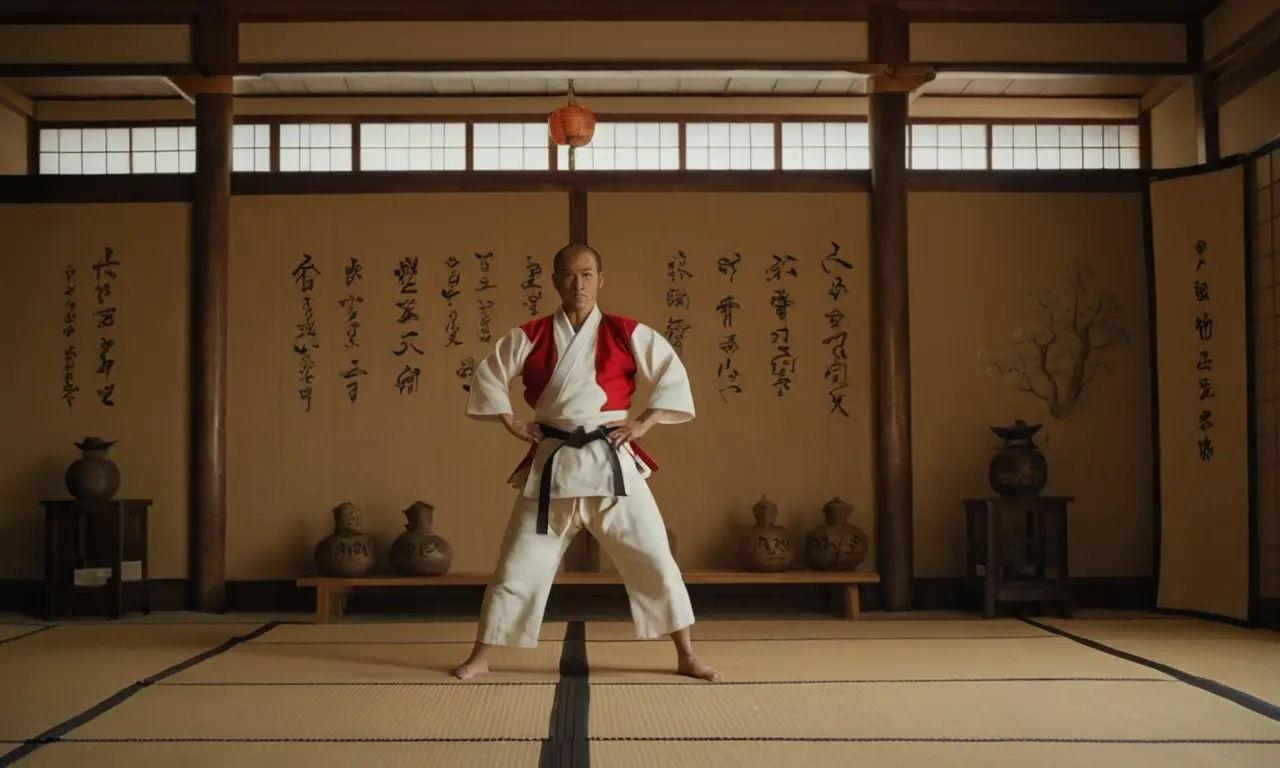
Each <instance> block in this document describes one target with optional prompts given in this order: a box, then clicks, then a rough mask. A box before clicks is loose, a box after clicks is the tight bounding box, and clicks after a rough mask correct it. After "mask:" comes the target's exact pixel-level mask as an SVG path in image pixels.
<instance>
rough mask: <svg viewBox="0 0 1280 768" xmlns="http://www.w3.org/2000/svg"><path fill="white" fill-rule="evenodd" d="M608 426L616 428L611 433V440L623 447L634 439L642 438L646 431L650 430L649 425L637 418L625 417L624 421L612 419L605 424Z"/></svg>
mask: <svg viewBox="0 0 1280 768" xmlns="http://www.w3.org/2000/svg"><path fill="white" fill-rule="evenodd" d="M605 426H606V427H613V428H614V430H613V431H612V432H610V433H609V442H611V443H613V444H614V445H615V446H617V447H619V448H621V447H622V446H624V445H626V444H627V443H629V442H631V441H632V440H638V439H640V438H641V437H642V436H643V435H644V433H645V432H648V431H649V425H648V424H645V423H644V422H642V421H636V420H635V419H623V420H622V421H611V422H609V423H608V424H605Z"/></svg>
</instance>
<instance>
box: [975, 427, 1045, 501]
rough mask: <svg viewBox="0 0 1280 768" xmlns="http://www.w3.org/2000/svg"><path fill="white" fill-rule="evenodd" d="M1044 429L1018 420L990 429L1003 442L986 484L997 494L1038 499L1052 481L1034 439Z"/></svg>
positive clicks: (988, 468) (988, 470)
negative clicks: (989, 484) (1008, 424)
mask: <svg viewBox="0 0 1280 768" xmlns="http://www.w3.org/2000/svg"><path fill="white" fill-rule="evenodd" d="M1041 426H1042V425H1040V424H1028V423H1027V422H1025V421H1023V420H1022V419H1018V420H1016V421H1014V422H1013V424H1012V425H1010V426H1007V427H991V431H992V432H994V433H995V434H996V436H997V437H999V438H1000V439H1001V440H1003V441H1004V445H1002V446H1000V450H999V451H998V452H997V453H996V455H995V456H993V457H991V464H990V465H989V466H988V467H987V481H988V482H990V483H991V489H992V490H994V491H995V492H996V493H998V494H1000V495H1001V496H1008V497H1026V496H1039V495H1040V491H1042V490H1044V486H1045V484H1046V483H1048V482H1049V463H1048V462H1047V461H1046V460H1045V458H1044V454H1042V453H1040V449H1039V448H1038V447H1037V446H1036V444H1035V441H1034V440H1033V439H1032V437H1033V436H1034V435H1035V434H1036V433H1037V432H1039V431H1040V427H1041Z"/></svg>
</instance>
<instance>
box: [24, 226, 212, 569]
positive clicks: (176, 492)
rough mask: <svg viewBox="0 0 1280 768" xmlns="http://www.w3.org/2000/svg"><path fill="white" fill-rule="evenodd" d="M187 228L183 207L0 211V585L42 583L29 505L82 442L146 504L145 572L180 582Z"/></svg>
mask: <svg viewBox="0 0 1280 768" xmlns="http://www.w3.org/2000/svg"><path fill="white" fill-rule="evenodd" d="M190 231H191V230H190V206H188V205H185V204H75V205H3V206H0V232H4V235H5V242H4V265H5V270H6V280H7V283H8V285H9V290H8V293H7V296H6V301H4V302H0V327H3V328H4V331H3V332H0V358H2V359H4V360H5V362H6V363H7V365H8V366H9V375H8V376H6V377H5V378H4V380H3V382H2V383H0V402H3V403H4V406H5V407H4V415H3V416H2V417H0V420H2V421H3V424H4V439H3V440H0V578H22V579H34V578H40V577H41V576H42V575H43V573H44V570H43V569H44V524H43V515H44V511H43V508H42V507H41V505H40V502H41V501H42V500H45V499H64V498H70V496H69V493H68V491H67V489H66V486H65V484H64V480H63V477H64V473H65V471H66V469H67V467H68V465H70V464H71V463H72V462H73V461H75V460H76V459H77V458H79V456H80V451H79V450H78V449H77V448H76V447H75V445H74V443H76V442H78V441H80V440H82V439H83V438H85V437H87V436H90V435H94V436H98V437H102V438H105V439H107V440H116V441H118V443H117V444H116V445H115V446H114V447H112V448H111V450H110V454H109V455H110V457H111V458H113V459H114V460H115V462H116V464H117V465H118V466H119V469H120V477H121V481H120V488H119V491H118V493H117V494H116V496H117V498H147V499H152V500H153V502H154V503H153V505H152V507H151V510H150V531H149V533H150V540H151V541H150V556H151V563H150V574H149V575H150V576H151V577H153V578H160V579H172V578H185V577H186V571H187V550H188V547H187V434H188V432H187V429H188V427H187V422H188V409H187V393H188V349H189V344H188V335H187V329H188V328H189V321H188V306H189V302H188V296H189V295H190V287H189V284H188V275H189V269H188V254H189V253H190V250H191V246H190ZM108 249H109V254H108ZM108 256H109V258H108ZM95 267H96V269H95ZM71 270H74V273H71ZM68 302H74V304H70V305H69V304H68ZM107 402H110V403H113V404H112V405H107V404H106V403H107Z"/></svg>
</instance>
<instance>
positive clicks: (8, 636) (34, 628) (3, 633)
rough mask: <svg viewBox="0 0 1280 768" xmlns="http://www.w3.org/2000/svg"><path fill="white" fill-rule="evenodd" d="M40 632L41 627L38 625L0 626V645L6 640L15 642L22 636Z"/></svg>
mask: <svg viewBox="0 0 1280 768" xmlns="http://www.w3.org/2000/svg"><path fill="white" fill-rule="evenodd" d="M40 630H41V626H40V625H39V624H0V643H3V642H4V641H6V640H16V639H17V638H20V637H22V636H23V635H29V634H32V633H33V632H39V631H40ZM45 631H46V632H47V631H48V630H45Z"/></svg>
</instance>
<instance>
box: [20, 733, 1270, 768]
mask: <svg viewBox="0 0 1280 768" xmlns="http://www.w3.org/2000/svg"><path fill="white" fill-rule="evenodd" d="M548 741H549V740H548V739H546V738H542V737H535V736H512V737H503V736H477V737H466V736H460V737H444V736H441V737H431V736H314V737H312V736H297V737H289V736H244V737H228V736H209V737H205V736H174V737H164V736H157V737H146V736H139V737H120V738H112V737H106V736H104V737H93V738H73V737H68V738H63V739H58V740H57V741H53V742H47V743H50V744H54V743H56V744H455V743H456V744H512V743H523V744H532V743H539V742H540V743H542V744H544V745H545V744H546V743H547V742H548ZM586 741H596V742H637V743H659V744H661V743H668V742H673V743H674V742H679V743H698V742H707V743H721V742H723V743H744V744H751V743H767V742H784V743H787V742H794V743H818V744H821V743H831V744H1133V745H1152V746H1157V745H1175V744H1188V745H1191V744H1224V745H1225V744H1258V745H1275V746H1280V739H1226V738H1224V739H1214V738H1203V739H1140V738H1133V739H1125V738H1115V737H1096V738H1094V737H1088V736H1062V737H1055V736H1045V737H1036V736H1009V737H1000V736H974V737H964V736H593V737H590V738H589V739H587V740H586ZM24 743H31V742H30V740H29V741H27V742H21V741H5V740H3V739H0V744H24ZM572 765H573V768H579V766H580V765H581V764H580V763H573V764H572Z"/></svg>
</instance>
